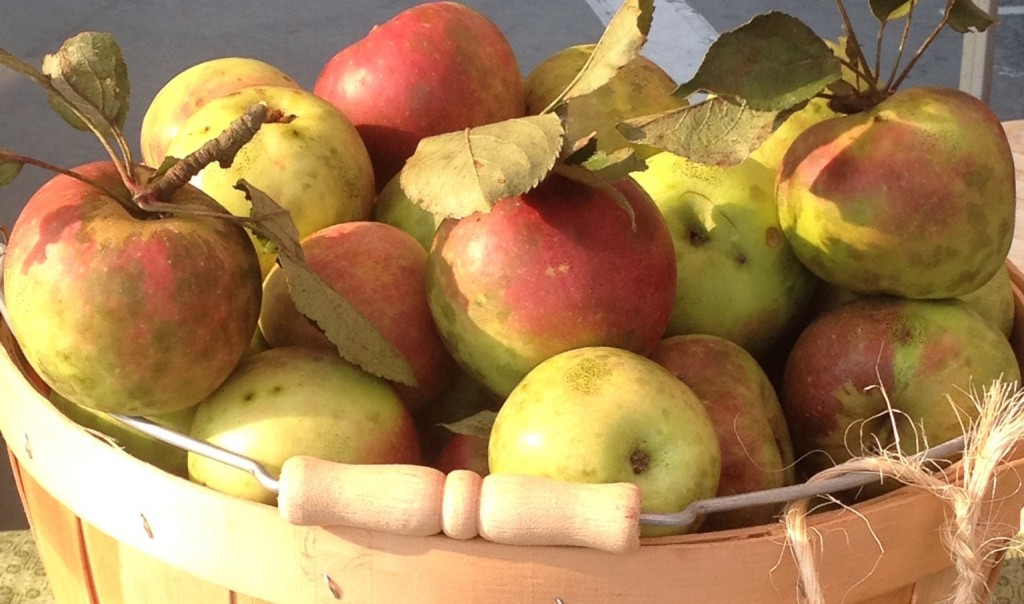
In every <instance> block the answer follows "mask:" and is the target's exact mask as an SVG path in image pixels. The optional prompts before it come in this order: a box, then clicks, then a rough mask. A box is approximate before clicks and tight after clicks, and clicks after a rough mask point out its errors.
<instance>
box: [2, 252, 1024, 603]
mask: <svg viewBox="0 0 1024 604" xmlns="http://www.w3.org/2000/svg"><path fill="white" fill-rule="evenodd" d="M1010 270H1011V275H1012V279H1013V282H1014V295H1015V304H1016V324H1015V326H1014V331H1013V336H1012V340H1013V344H1014V348H1015V350H1016V351H1017V353H1018V359H1019V360H1024V294H1022V293H1021V290H1022V288H1024V274H1022V273H1021V272H1019V271H1018V270H1017V269H1016V268H1015V267H1014V266H1013V265H1012V264H1011V265H1010ZM5 328H6V326H3V325H2V324H0V329H5ZM0 335H2V336H4V339H5V341H7V342H8V343H9V344H10V343H12V342H13V338H11V337H10V334H9V332H5V333H0ZM25 367H26V365H25V364H24V360H23V358H22V357H21V356H20V352H19V351H18V350H17V348H16V347H14V346H10V347H9V349H5V352H4V353H3V354H0V392H2V395H0V401H2V403H0V432H2V434H3V436H4V438H5V439H6V442H7V444H8V448H9V452H10V461H11V465H12V467H13V469H14V475H15V478H16V480H17V483H18V488H19V490H20V493H21V497H22V501H23V504H24V507H25V510H26V513H27V515H28V518H29V522H30V524H31V527H32V531H33V533H34V535H35V538H36V541H37V544H38V547H39V552H40V556H41V558H42V561H43V564H44V566H45V568H46V571H47V574H48V575H49V579H50V583H51V587H52V590H53V593H54V595H55V597H56V599H57V601H58V602H61V603H69V604H70V603H75V604H77V603H90V604H92V603H102V604H117V603H121V602H127V603H139V604H149V603H151V602H169V601H182V602H196V603H200V604H205V603H208V602H216V603H225V604H227V603H229V602H264V601H266V602H274V603H281V604H285V603H292V602H301V603H306V602H339V601H340V602H358V603H369V602H382V603H389V604H390V603H404V602H418V603H430V602H444V603H455V602H466V603H477V602H544V603H547V604H552V603H557V602H563V603H565V604H577V603H583V602H586V603H588V604H593V603H600V602H608V603H611V602H614V603H616V604H629V603H641V602H643V603H651V602H701V603H710V604H716V603H730V604H731V603H736V604H740V603H742V604H747V603H751V602H758V603H762V604H771V603H780V604H781V603H787V604H789V603H792V602H795V601H796V599H797V591H796V590H797V587H796V586H797V568H796V565H795V563H794V560H793V556H792V553H791V552H790V550H789V549H788V547H787V545H786V540H785V536H784V531H783V528H782V527H781V526H780V525H766V526H760V527H754V528H746V529H740V530H731V531H722V532H714V533H706V534H694V535H686V536H679V537H670V538H660V539H651V540H647V541H645V542H644V544H643V545H642V546H641V548H640V549H639V551H636V552H634V553H628V554H612V553H605V552H600V551H594V550H587V549H581V548H572V547H516V546H507V545H498V544H495V543H491V542H488V541H484V540H482V539H472V540H468V541H460V540H454V539H450V538H448V537H445V536H443V535H440V536H433V537H403V536H396V535H391V534H385V533H379V532H373V531H367V530H359V529H347V528H323V527H298V526H293V525H291V524H288V523H286V522H285V521H284V520H282V519H281V518H280V517H279V515H278V513H277V511H276V509H274V508H273V507H270V506H266V505H261V504H256V503H251V502H247V501H241V500H237V499H234V498H231V497H227V496H225V495H221V494H219V493H217V492H214V491H212V490H209V489H207V488H204V487H201V486H198V485H195V484H192V483H190V482H188V481H187V480H183V479H181V478H178V477H175V476H172V475H170V474H167V473H165V472H163V471H161V470H158V469H156V468H154V467H152V466H150V465H147V464H145V463H143V462H141V461H138V460H137V459H135V458H133V457H131V456H129V455H127V454H125V453H124V452H122V451H120V450H119V449H116V448H114V447H112V446H110V445H108V444H107V443H105V442H103V441H101V440H99V439H97V438H95V437H94V436H92V435H91V434H89V433H87V432H85V431H84V430H82V429H81V428H80V427H78V426H77V425H76V424H74V423H72V422H71V421H69V420H68V419H66V418H65V417H64V416H63V415H61V414H60V413H59V412H58V411H57V410H56V409H54V407H53V406H51V405H50V403H49V402H48V401H47V399H46V398H45V397H44V396H42V395H41V394H40V393H39V392H38V391H37V390H36V388H35V387H34V386H33V385H32V380H31V378H30V377H27V376H29V375H30V372H28V371H27V372H25V373H23V372H22V370H21V369H19V368H25ZM1022 468H1024V458H1017V459H1015V460H1013V461H1012V462H1010V463H1007V464H1005V465H1004V466H1002V469H1001V473H1000V476H999V480H998V483H997V484H998V486H997V488H996V492H995V493H994V494H993V497H992V499H991V501H990V502H989V503H988V504H987V505H986V507H985V509H984V511H983V514H984V515H985V517H987V518H989V519H990V521H991V522H992V523H993V526H994V529H995V532H996V533H998V535H999V536H1002V537H1010V536H1012V535H1014V534H1015V533H1016V532H1017V530H1018V528H1019V513H1020V510H1021V508H1022V506H1024V488H1022V486H1024V485H1022V484H1021V477H1020V473H1021V470H1022ZM948 514H949V510H948V508H947V507H946V505H945V504H944V503H942V502H941V501H940V500H939V499H937V498H936V497H934V496H933V495H931V494H929V493H927V492H925V491H922V490H918V489H914V488H910V487H904V488H901V489H898V490H895V491H892V492H890V493H888V494H885V495H882V496H879V497H877V498H875V499H872V500H870V501H867V502H865V503H862V504H859V505H857V506H855V508H854V510H853V511H851V510H837V511H830V512H825V513H821V514H817V515H814V516H812V517H811V518H810V522H809V524H810V529H811V530H810V532H811V535H812V539H814V540H816V541H818V543H817V551H820V552H821V558H820V561H819V568H820V571H821V580H822V583H823V587H824V591H825V597H826V600H827V601H828V602H845V603H847V604H854V603H860V604H869V603H870V604H881V603H910V602H914V603H918V604H925V603H931V602H936V603H937V602H940V601H942V600H943V599H944V598H946V597H947V596H948V595H949V594H950V587H951V585H952V582H953V580H954V579H955V577H956V572H955V570H954V569H953V567H952V563H951V560H950V556H949V554H948V553H947V551H946V549H945V548H944V547H943V545H942V544H941V542H940V531H939V528H940V526H941V525H942V524H943V523H944V522H946V521H947V519H948ZM990 565H991V566H990V568H991V574H990V577H991V580H992V581H994V580H995V578H996V577H997V575H998V567H999V560H991V561H990Z"/></svg>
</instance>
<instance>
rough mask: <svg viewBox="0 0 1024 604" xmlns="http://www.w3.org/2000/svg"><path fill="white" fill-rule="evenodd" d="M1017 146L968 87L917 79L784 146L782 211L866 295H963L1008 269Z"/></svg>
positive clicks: (806, 259) (804, 252) (835, 273)
mask: <svg viewBox="0 0 1024 604" xmlns="http://www.w3.org/2000/svg"><path fill="white" fill-rule="evenodd" d="M1014 180H1015V176H1014V165H1013V157H1012V155H1011V154H1010V145H1009V143H1008V142H1007V139H1006V134H1005V132H1004V131H1003V128H1002V124H1001V123H1000V121H999V118H998V117H997V116H996V115H995V114H994V113H993V112H992V110H991V109H990V108H989V107H988V106H987V105H986V104H985V103H983V102H981V101H979V100H978V99H976V98H974V97H973V96H971V95H970V94H967V93H966V92H961V91H959V90H954V89H948V88H937V87H915V88H907V89H903V90H900V91H898V92H895V93H893V94H892V95H891V96H890V97H888V98H887V99H886V100H884V101H882V102H880V103H879V104H878V105H876V106H874V107H872V108H871V109H868V110H866V111H863V112H860V113H855V114H851V115H847V116H844V117H837V118H833V119H827V120H824V121H822V122H818V123H817V124H814V125H812V126H810V127H808V128H807V129H806V130H804V131H803V133H801V134H800V135H799V136H798V137H797V138H796V140H795V141H793V144H792V145H791V146H790V147H789V149H788V150H787V151H786V155H785V156H784V158H783V162H782V165H781V166H780V167H779V172H778V187H777V192H778V206H779V221H780V223H781V225H782V229H783V231H784V232H785V234H786V237H787V238H788V239H789V241H790V243H791V244H792V246H793V250H794V252H795V253H796V255H797V257H799V258H800V260H801V262H803V263H804V264H805V265H806V266H807V267H808V268H809V269H810V270H811V271H813V272H814V273H815V274H817V275H818V276H819V277H821V278H822V279H824V280H826V281H829V282H831V283H834V284H836V285H839V286H841V287H845V288H847V289H850V290H853V291H855V292H859V293H866V294H872V293H874V294H889V295H895V296H902V297H907V298H927V299H939V298H953V297H957V296H960V295H963V294H966V293H969V292H972V291H974V290H976V289H978V288H979V287H981V286H982V285H983V284H984V283H985V282H986V281H988V280H989V279H991V278H992V275H994V274H995V273H996V271H997V270H999V267H1000V266H1001V265H1002V263H1003V262H1004V260H1005V259H1006V255H1007V252H1008V251H1009V249H1010V243H1011V241H1012V237H1013V227H1014V212H1015V205H1016V204H1015V194H1014V187H1015V185H1014Z"/></svg>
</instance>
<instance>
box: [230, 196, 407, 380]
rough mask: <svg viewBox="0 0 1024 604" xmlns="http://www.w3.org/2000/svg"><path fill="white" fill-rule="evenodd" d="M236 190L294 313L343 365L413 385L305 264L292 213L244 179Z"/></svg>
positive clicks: (370, 330)
mask: <svg viewBox="0 0 1024 604" xmlns="http://www.w3.org/2000/svg"><path fill="white" fill-rule="evenodd" d="M237 188H238V189H239V190H241V191H242V192H244V193H245V194H246V197H247V198H248V199H249V200H250V201H251V202H252V219H253V221H252V223H251V224H250V228H252V230H253V232H254V233H256V234H257V236H259V237H265V238H267V239H270V240H271V241H273V242H274V243H275V244H276V245H277V253H278V256H277V259H278V262H279V263H280V264H281V268H282V269H283V270H284V272H285V275H286V276H287V278H288V287H289V291H290V292H291V296H292V300H294V302H295V306H296V308H298V310H299V312H301V313H302V314H303V315H305V316H306V317H308V318H310V319H311V320H312V321H313V322H315V323H316V324H317V326H319V327H320V329H321V330H323V332H324V334H325V335H326V336H327V338H328V339H329V340H330V341H331V343H332V344H334V345H335V346H336V347H337V349H338V353H339V354H340V355H341V357H342V358H344V359H345V360H347V361H349V362H351V363H354V364H356V365H358V366H360V367H362V368H363V369H365V370H366V371H368V372H369V373H372V374H374V375H376V376H379V377H382V378H384V379H386V380H391V381H393V382H398V383H400V384H407V385H415V384H416V378H415V377H414V376H413V373H412V368H411V367H409V364H408V362H406V360H405V359H404V358H403V357H402V356H401V355H400V354H399V353H398V351H397V350H395V348H394V347H393V346H392V345H391V343H390V342H388V341H387V340H386V339H384V338H383V337H382V336H381V335H380V332H379V331H377V328H376V327H374V326H373V324H372V323H370V322H369V321H367V320H366V318H365V317H364V316H363V315H362V314H360V313H359V311H358V310H356V309H355V308H354V307H353V306H352V305H351V304H349V302H348V300H346V299H345V298H344V296H342V295H341V294H339V293H338V292H337V291H336V290H335V289H334V288H332V287H331V286H329V285H327V284H326V283H324V281H323V280H322V279H320V277H319V276H317V274H316V273H314V272H313V271H311V270H310V269H309V267H308V266H307V265H306V258H305V254H303V251H302V245H301V244H300V242H299V236H298V230H297V229H296V227H295V223H294V222H293V221H292V219H291V214H290V213H289V212H288V211H287V210H285V209H284V208H282V207H281V206H280V205H278V204H277V203H276V202H275V201H274V200H273V199H271V198H270V197H269V196H268V195H267V194H266V193H263V192H262V191H260V190H259V189H257V188H256V187H254V186H252V185H251V184H249V183H247V182H246V181H244V180H241V181H239V183H238V185H237Z"/></svg>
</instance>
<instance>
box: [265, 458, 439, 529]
mask: <svg viewBox="0 0 1024 604" xmlns="http://www.w3.org/2000/svg"><path fill="white" fill-rule="evenodd" d="M444 483H445V475H444V473H443V472H441V471H440V470H437V469H435V468H428V467H426V466H417V465H404V464H392V465H387V464H383V465H347V464H341V463H336V462H330V461H324V460H322V459H317V458H315V457H306V456H298V457H292V458H290V459H288V460H286V461H285V463H284V465H283V466H282V468H281V477H280V479H279V485H280V488H279V491H278V495H277V507H278V510H279V511H280V513H281V517H282V518H284V519H285V520H287V521H288V522H291V523H293V524H298V525H305V526H311V525H318V526H350V527H357V528H365V529H370V530H377V531H383V532H386V533H393V534H398V535H416V536H426V535H435V534H437V533H440V532H441V504H442V498H443V496H444Z"/></svg>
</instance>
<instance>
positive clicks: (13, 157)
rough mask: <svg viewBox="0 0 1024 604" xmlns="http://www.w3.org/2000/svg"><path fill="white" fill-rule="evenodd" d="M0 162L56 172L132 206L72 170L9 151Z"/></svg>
mask: <svg viewBox="0 0 1024 604" xmlns="http://www.w3.org/2000/svg"><path fill="white" fill-rule="evenodd" d="M0 161H10V162H15V163H19V164H22V165H28V166H35V167H37V168H42V169H44V170H49V171H50V172H56V173H58V174H63V175H64V176H70V177H71V178H74V179H75V180H78V181H80V182H84V183H85V184H87V185H89V186H91V187H95V188H97V189H99V190H100V191H103V192H104V193H106V194H107V195H109V196H111V197H113V198H114V199H116V200H117V201H118V202H120V203H121V204H122V205H127V206H130V205H132V203H131V200H130V199H128V198H126V197H124V196H123V195H121V194H119V193H115V192H114V191H111V190H110V189H108V188H106V187H105V186H103V185H102V184H100V183H98V182H96V181H95V180H92V179H91V178H88V177H86V176H82V175H81V174H79V173H78V172H75V171H73V170H68V169H67V168H62V167H60V166H57V165H54V164H51V163H48V162H45V161H43V160H41V159H36V158H34V157H27V156H25V155H18V154H16V153H11V152H10V151H0Z"/></svg>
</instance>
